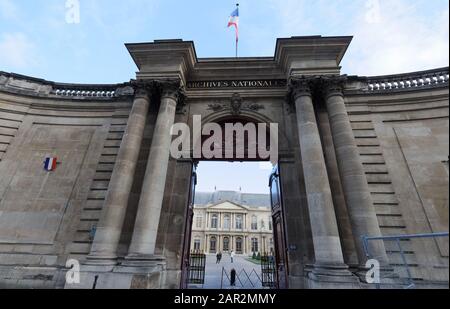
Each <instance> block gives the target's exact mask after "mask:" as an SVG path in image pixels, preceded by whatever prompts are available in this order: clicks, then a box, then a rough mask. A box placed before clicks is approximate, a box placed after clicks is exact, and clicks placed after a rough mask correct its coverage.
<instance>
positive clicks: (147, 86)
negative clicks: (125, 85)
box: [131, 80, 155, 99]
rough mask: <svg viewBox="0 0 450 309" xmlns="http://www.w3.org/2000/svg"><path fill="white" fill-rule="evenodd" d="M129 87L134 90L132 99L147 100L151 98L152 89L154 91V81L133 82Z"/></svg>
mask: <svg viewBox="0 0 450 309" xmlns="http://www.w3.org/2000/svg"><path fill="white" fill-rule="evenodd" d="M131 86H132V87H133V89H134V98H135V99H137V98H147V99H148V98H149V97H151V96H152V94H153V92H154V89H155V83H154V81H152V80H150V81H148V80H135V81H133V82H131Z"/></svg>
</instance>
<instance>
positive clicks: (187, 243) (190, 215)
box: [181, 164, 197, 289]
mask: <svg viewBox="0 0 450 309" xmlns="http://www.w3.org/2000/svg"><path fill="white" fill-rule="evenodd" d="M196 185H197V165H196V164H194V165H193V168H192V177H191V184H190V186H191V188H190V191H189V201H188V207H187V213H186V226H185V231H184V244H183V258H182V265H181V288H182V289H186V288H187V286H188V284H189V282H188V281H189V272H190V264H191V260H192V259H191V234H192V224H193V222H194V201H195V186H196Z"/></svg>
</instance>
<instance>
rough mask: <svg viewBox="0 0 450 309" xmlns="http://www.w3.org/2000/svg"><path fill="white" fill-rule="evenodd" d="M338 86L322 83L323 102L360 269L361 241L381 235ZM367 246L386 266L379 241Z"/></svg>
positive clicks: (363, 258) (335, 82)
mask: <svg viewBox="0 0 450 309" xmlns="http://www.w3.org/2000/svg"><path fill="white" fill-rule="evenodd" d="M342 84H343V80H341V79H328V80H325V81H324V88H325V89H324V90H325V100H326V105H327V110H328V114H329V119H330V126H331V132H332V136H333V143H334V147H335V150H336V158H337V161H338V162H337V163H338V167H339V174H340V177H341V182H342V186H343V190H344V195H345V200H346V203H347V207H348V212H349V216H350V220H351V224H352V230H353V235H354V238H355V244H356V250H357V253H358V259H359V263H360V265H362V266H364V265H365V262H366V260H367V257H366V255H365V252H364V248H363V242H362V240H361V237H362V236H381V231H380V227H379V224H378V220H377V216H376V212H375V209H374V206H373V202H372V197H371V194H370V190H369V185H368V183H367V178H366V175H365V171H364V168H363V165H362V163H361V158H360V156H359V152H358V147H357V144H356V140H355V137H354V134H353V130H352V126H351V123H350V119H349V116H348V113H347V109H346V107H345V102H344V95H343V90H342V89H343V88H342ZM369 245H370V247H369V249H370V253H371V255H372V256H373V257H374V258H376V259H378V260H379V261H380V263H382V264H385V265H386V264H387V262H388V258H387V255H386V250H385V247H384V243H383V242H382V241H374V242H370V244H369Z"/></svg>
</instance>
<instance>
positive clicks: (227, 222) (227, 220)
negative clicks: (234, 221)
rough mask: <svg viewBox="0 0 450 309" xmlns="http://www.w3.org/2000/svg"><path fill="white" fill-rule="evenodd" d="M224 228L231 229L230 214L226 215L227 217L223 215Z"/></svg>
mask: <svg viewBox="0 0 450 309" xmlns="http://www.w3.org/2000/svg"><path fill="white" fill-rule="evenodd" d="M223 228H224V229H226V230H229V229H230V215H225V217H223Z"/></svg>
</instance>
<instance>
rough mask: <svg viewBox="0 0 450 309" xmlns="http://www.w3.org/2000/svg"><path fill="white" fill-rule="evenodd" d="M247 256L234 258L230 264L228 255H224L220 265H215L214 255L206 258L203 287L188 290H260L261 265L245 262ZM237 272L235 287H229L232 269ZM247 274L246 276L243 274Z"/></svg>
mask: <svg viewBox="0 0 450 309" xmlns="http://www.w3.org/2000/svg"><path fill="white" fill-rule="evenodd" d="M246 258H247V256H235V257H234V262H233V263H231V258H230V255H229V254H226V253H225V254H224V255H223V257H222V261H221V263H220V264H216V256H215V255H207V256H206V271H205V284H204V285H191V286H190V288H193V289H196V288H203V289H221V288H222V289H262V284H261V265H259V264H255V263H252V262H250V261H248V260H246ZM233 268H234V269H235V270H236V272H237V279H236V286H234V287H232V286H230V281H229V279H228V277H230V273H231V270H232V269H233ZM244 271H245V273H247V274H248V277H247V275H246V274H245V273H244Z"/></svg>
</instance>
